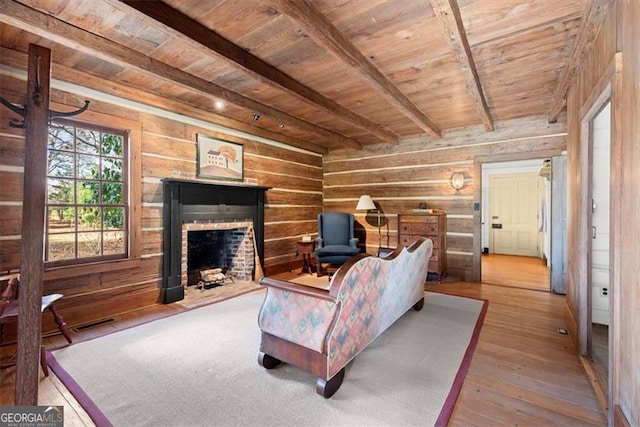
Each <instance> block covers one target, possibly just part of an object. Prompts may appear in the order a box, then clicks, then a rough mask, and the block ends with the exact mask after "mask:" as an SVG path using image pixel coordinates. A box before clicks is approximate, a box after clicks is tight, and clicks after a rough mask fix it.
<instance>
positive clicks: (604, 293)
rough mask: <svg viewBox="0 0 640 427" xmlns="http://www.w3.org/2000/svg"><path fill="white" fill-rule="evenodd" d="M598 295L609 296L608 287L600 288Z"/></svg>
mask: <svg viewBox="0 0 640 427" xmlns="http://www.w3.org/2000/svg"><path fill="white" fill-rule="evenodd" d="M600 296H601V297H608V296H609V288H600Z"/></svg>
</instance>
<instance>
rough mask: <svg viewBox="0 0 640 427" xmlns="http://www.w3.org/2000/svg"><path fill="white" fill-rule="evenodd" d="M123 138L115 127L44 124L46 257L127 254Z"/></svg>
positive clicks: (65, 259)
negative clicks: (46, 155) (46, 156)
mask: <svg viewBox="0 0 640 427" xmlns="http://www.w3.org/2000/svg"><path fill="white" fill-rule="evenodd" d="M126 144H127V138H126V134H125V133H124V132H120V131H115V130H110V129H105V128H100V127H92V126H86V125H84V124H83V125H80V124H74V123H72V122H67V121H64V122H58V123H54V124H51V125H50V126H49V142H48V171H47V250H46V259H45V261H58V262H60V261H61V262H65V263H68V262H75V261H77V260H79V259H81V258H96V257H102V256H118V255H121V256H126V250H127V245H126V238H127V236H126V232H127V228H128V227H127V212H128V206H127V200H128V197H127V194H126V191H127V185H126V184H127V183H126V151H127V145H126Z"/></svg>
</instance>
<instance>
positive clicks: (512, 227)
mask: <svg viewBox="0 0 640 427" xmlns="http://www.w3.org/2000/svg"><path fill="white" fill-rule="evenodd" d="M550 170H551V164H550V159H543V158H540V159H528V160H518V161H508V162H498V163H483V164H482V207H483V208H482V216H481V218H482V219H481V226H482V256H481V281H482V282H483V283H490V284H494V285H501V286H508V287H518V288H525V289H534V290H540V291H545V292H549V290H550V263H551V257H550V246H551V244H550V242H551V233H550V227H549V221H550V217H551V211H550V200H551V198H550V197H551V184H550V179H549V178H550Z"/></svg>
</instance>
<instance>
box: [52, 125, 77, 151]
mask: <svg viewBox="0 0 640 427" xmlns="http://www.w3.org/2000/svg"><path fill="white" fill-rule="evenodd" d="M47 148H48V149H49V150H51V149H55V150H73V126H64V125H51V126H49V143H48V146H47Z"/></svg>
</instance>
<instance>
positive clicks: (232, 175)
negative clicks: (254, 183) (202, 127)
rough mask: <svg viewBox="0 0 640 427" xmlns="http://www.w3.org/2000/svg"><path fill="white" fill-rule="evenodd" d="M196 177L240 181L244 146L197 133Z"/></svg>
mask: <svg viewBox="0 0 640 427" xmlns="http://www.w3.org/2000/svg"><path fill="white" fill-rule="evenodd" d="M196 138H197V142H198V158H197V162H196V163H197V165H198V166H197V167H198V172H197V175H198V178H213V179H223V180H229V181H242V180H243V178H244V157H243V156H244V151H243V149H244V147H243V146H242V144H237V143H235V142H229V141H224V140H222V139H216V138H211V137H210V136H206V135H202V134H200V133H199V134H197V136H196Z"/></svg>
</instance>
